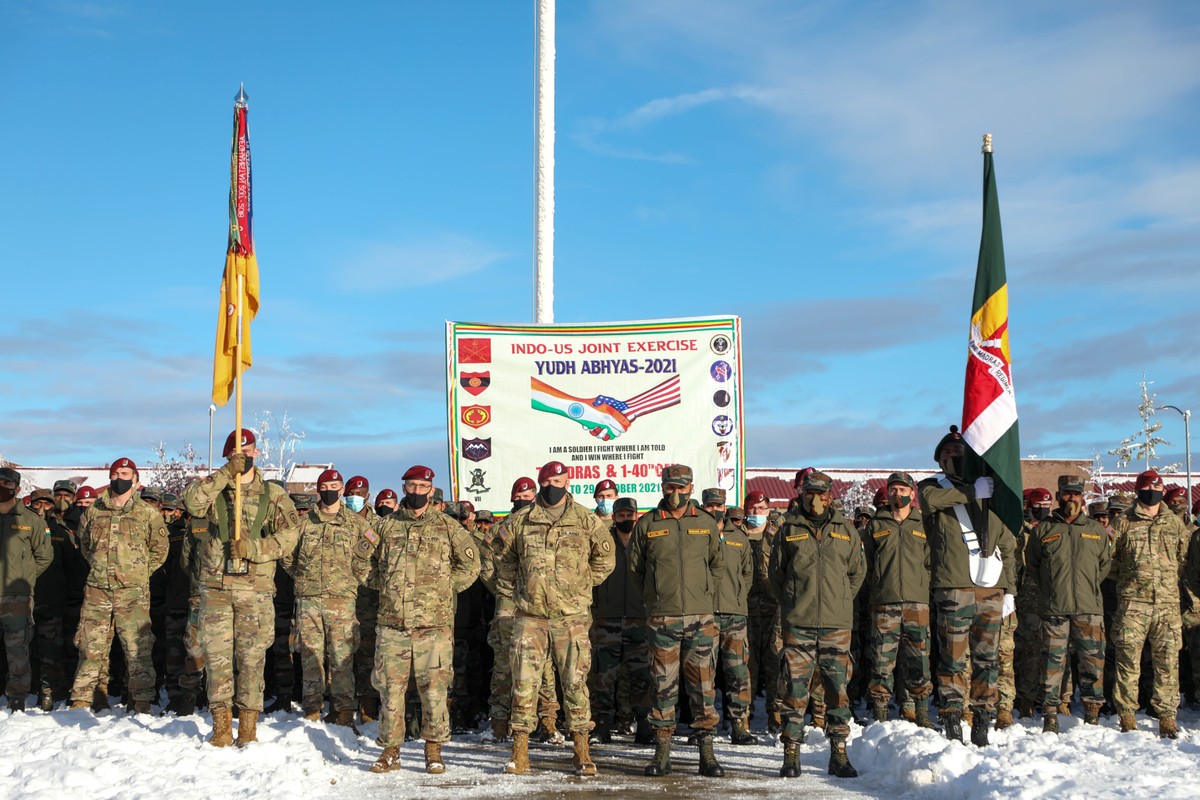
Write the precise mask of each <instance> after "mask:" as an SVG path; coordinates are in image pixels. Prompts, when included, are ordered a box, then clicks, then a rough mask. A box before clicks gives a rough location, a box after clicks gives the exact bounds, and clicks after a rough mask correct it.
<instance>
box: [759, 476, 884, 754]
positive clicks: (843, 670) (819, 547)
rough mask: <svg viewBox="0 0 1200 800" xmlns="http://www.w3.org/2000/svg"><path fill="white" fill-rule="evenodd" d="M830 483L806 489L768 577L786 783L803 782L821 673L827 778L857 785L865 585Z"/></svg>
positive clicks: (813, 479) (857, 549)
mask: <svg viewBox="0 0 1200 800" xmlns="http://www.w3.org/2000/svg"><path fill="white" fill-rule="evenodd" d="M832 500H833V480H832V479H831V478H830V477H829V476H828V475H826V474H824V473H822V472H811V473H809V474H808V475H806V476H805V477H804V482H803V483H802V484H801V494H800V503H799V507H798V508H797V509H796V510H794V511H792V512H789V513H788V515H787V516H786V517H785V518H784V524H783V527H782V528H781V529H780V531H779V535H778V537H777V538H776V540H775V545H774V547H772V549H771V562H770V566H769V569H768V574H769V576H770V580H771V588H772V589H773V590H774V592H775V596H776V597H777V598H778V599H779V613H780V620H781V625H782V630H783V653H782V655H781V657H780V659H781V665H780V666H781V670H786V672H785V673H784V674H781V675H780V679H779V683H780V694H782V695H783V703H784V729H783V742H784V751H783V767H782V768H781V769H780V770H779V775H780V777H782V778H795V777H798V776H799V775H800V743H801V742H802V741H803V740H804V708H805V705H807V702H808V686H809V683H810V682H811V681H812V673H813V671H814V670H815V669H819V670H820V672H821V675H822V677H823V678H824V683H825V687H826V699H827V702H828V703H829V708H828V712H827V716H826V727H825V732H826V735H827V736H828V737H829V774H830V775H834V776H836V777H839V778H854V777H857V776H858V771H857V770H855V769H854V766H853V765H852V764H851V763H850V759H849V757H848V756H847V755H846V737H847V736H848V735H849V733H850V698H849V697H848V696H847V693H846V686H847V683H848V682H849V677H850V676H849V672H850V669H851V662H850V638H851V637H850V629H851V626H852V625H853V623H854V600H853V598H854V595H855V594H856V593H857V592H858V589H859V587H860V586H862V583H863V580H864V579H865V578H866V574H867V569H866V561H865V560H864V557H863V546H862V541H861V540H860V539H859V536H858V531H857V530H856V529H855V527H854V525H853V524H851V523H850V521H849V520H847V519H846V518H845V517H844V516H842V514H841V512H839V511H837V510H836V509H834V508H832Z"/></svg>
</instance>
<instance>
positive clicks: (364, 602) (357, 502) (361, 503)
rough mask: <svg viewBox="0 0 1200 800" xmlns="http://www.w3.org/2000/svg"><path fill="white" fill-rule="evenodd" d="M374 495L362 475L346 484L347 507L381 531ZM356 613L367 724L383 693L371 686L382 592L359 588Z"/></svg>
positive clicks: (357, 669)
mask: <svg viewBox="0 0 1200 800" xmlns="http://www.w3.org/2000/svg"><path fill="white" fill-rule="evenodd" d="M370 494H371V484H370V482H369V481H368V480H367V479H366V478H365V477H363V476H362V475H355V476H353V477H352V478H350V480H349V481H347V482H346V498H345V503H346V506H347V507H348V508H349V509H350V510H351V511H352V512H354V513H355V514H358V515H359V516H360V517H362V519H363V520H365V521H366V523H367V525H368V526H369V527H372V528H378V527H379V520H380V518H381V516H382V515H380V514H379V513H377V512H376V511H375V510H374V509H373V508H372V507H371V506H370V505H369V504H368V503H367V498H368V497H369V496H370ZM382 494H383V493H382V492H381V493H380V495H381V496H382ZM392 502H393V503H395V502H396V493H395V492H392ZM393 508H395V506H394V505H393ZM388 513H391V512H390V511H389V512H388ZM354 614H355V617H356V618H357V620H358V648H357V650H355V653H354V685H355V692H356V694H357V695H358V713H359V717H360V718H361V719H362V721H363V722H364V723H367V722H374V721H375V719H376V718H377V717H378V716H379V692H378V691H377V690H376V689H375V686H374V685H373V684H372V683H371V673H372V671H373V670H374V669H375V641H376V639H375V624H376V622H375V620H376V618H377V617H378V616H379V592H377V591H376V590H375V589H374V588H373V587H371V586H368V585H362V586H359V587H358V599H357V601H356V603H355V606H354Z"/></svg>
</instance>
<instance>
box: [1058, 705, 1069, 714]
mask: <svg viewBox="0 0 1200 800" xmlns="http://www.w3.org/2000/svg"><path fill="white" fill-rule="evenodd" d="M1058 713H1060V714H1062V715H1063V716H1064V717H1069V716H1071V704H1070V703H1059V704H1058Z"/></svg>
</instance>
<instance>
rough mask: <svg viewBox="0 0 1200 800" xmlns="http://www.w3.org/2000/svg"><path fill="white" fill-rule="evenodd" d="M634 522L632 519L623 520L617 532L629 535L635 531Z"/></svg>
mask: <svg viewBox="0 0 1200 800" xmlns="http://www.w3.org/2000/svg"><path fill="white" fill-rule="evenodd" d="M634 522H635V520H632V519H623V520H621V521H620V522H618V523H617V530H619V531H620V532H621V533H629V532H630V531H631V530H633V523H634Z"/></svg>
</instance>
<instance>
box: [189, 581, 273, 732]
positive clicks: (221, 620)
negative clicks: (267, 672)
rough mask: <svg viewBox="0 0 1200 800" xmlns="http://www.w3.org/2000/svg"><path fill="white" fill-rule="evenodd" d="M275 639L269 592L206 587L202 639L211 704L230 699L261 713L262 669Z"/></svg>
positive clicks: (201, 627) (201, 615) (202, 592)
mask: <svg viewBox="0 0 1200 800" xmlns="http://www.w3.org/2000/svg"><path fill="white" fill-rule="evenodd" d="M274 637H275V607H274V605H273V604H272V602H271V593H270V592H260V591H257V590H255V589H250V588H245V589H243V588H236V589H217V588H213V587H208V586H206V587H204V589H203V590H202V591H201V594H200V641H201V642H202V643H203V645H204V660H205V664H206V666H207V668H208V704H209V706H210V707H211V706H220V705H223V706H227V705H229V704H230V702H231V701H232V702H236V703H237V706H238V708H244V709H247V710H249V711H262V708H263V683H264V674H263V670H264V668H265V666H266V662H267V648H268V647H270V646H271V641H272V639H274ZM235 665H236V675H237V677H236V679H235V677H234V670H235Z"/></svg>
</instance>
